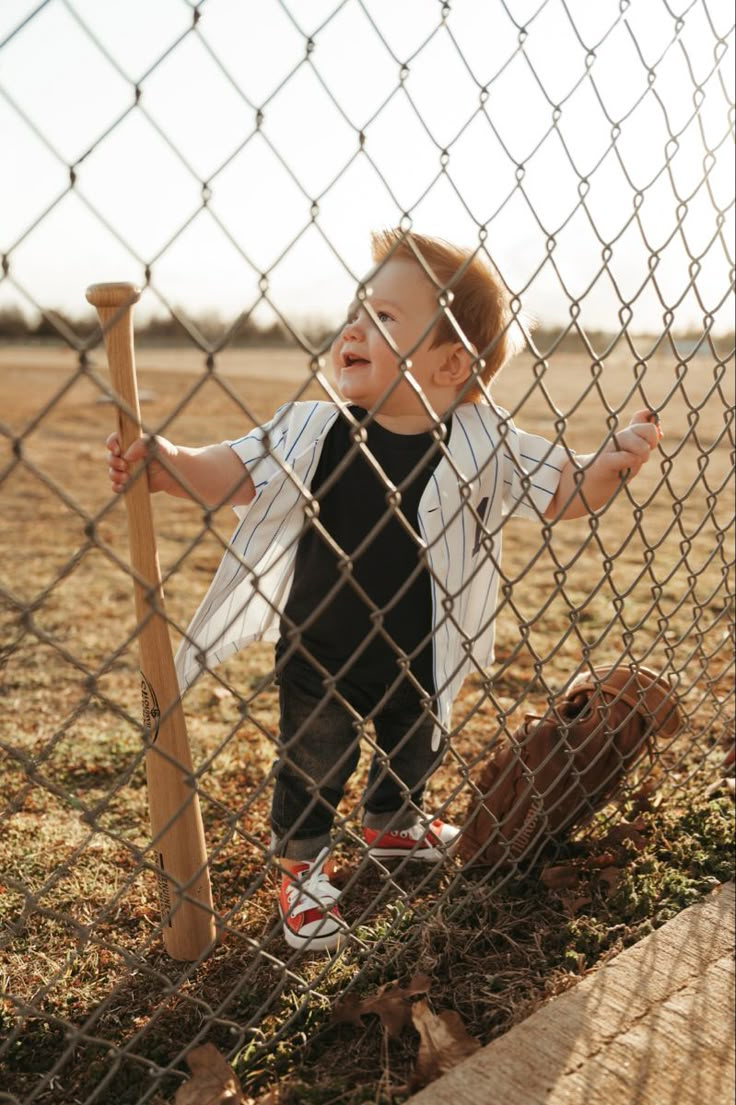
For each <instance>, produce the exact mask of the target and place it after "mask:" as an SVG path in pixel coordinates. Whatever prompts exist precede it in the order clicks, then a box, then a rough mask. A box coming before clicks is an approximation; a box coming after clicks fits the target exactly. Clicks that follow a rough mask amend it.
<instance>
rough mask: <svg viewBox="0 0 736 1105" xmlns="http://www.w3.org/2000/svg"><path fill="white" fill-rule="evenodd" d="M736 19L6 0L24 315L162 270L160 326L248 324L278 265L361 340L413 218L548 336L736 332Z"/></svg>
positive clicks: (11, 183)
mask: <svg viewBox="0 0 736 1105" xmlns="http://www.w3.org/2000/svg"><path fill="white" fill-rule="evenodd" d="M195 8H197V9H198V12H199V20H198V22H197V24H196V27H193V12H194V9H195ZM622 9H623V10H622ZM34 13H35V14H34ZM24 20H25V21H26V22H25V25H24V26H22V27H21V26H20V25H21V24H22V23H23V22H24ZM732 24H733V4H732V2H731V0H705V2H704V0H667V2H666V3H665V0H631V2H630V3H627V2H626V0H621V2H619V0H594V2H593V0H564V2H563V0H451V2H450V3H448V4H446V5H445V7H444V9H443V5H442V4H441V3H439V2H437V0H343V2H339V0H203V2H202V3H200V4H196V3H194V0H191V2H190V0H46V3H40V0H2V2H1V3H0V135H2V147H1V148H2V150H3V155H4V156H3V160H2V169H0V250H1V251H2V252H3V253H6V254H8V255H9V266H10V267H9V270H8V271H9V276H8V278H6V279H5V280H2V281H0V308H2V307H4V306H8V305H11V304H16V303H17V304H20V305H22V306H23V307H24V309H26V310H30V309H32V307H33V304H34V302H35V303H36V304H39V305H42V306H43V307H46V308H51V307H62V308H64V309H66V310H68V311H70V312H72V313H73V314H82V313H85V312H86V311H88V310H90V309H89V308H88V307H87V305H86V304H85V302H84V290H85V287H86V285H87V284H88V283H91V282H95V281H100V280H127V279H129V280H134V281H137V282H140V281H142V280H143V278H144V269H145V266H146V264H149V265H150V266H151V274H152V275H151V280H152V284H153V287H154V289H155V293H154V292H149V293H147V295H146V297H145V299H144V307H143V308H142V310H144V311H146V310H148V311H155V312H157V313H161V311H162V310H163V304H164V303H166V302H168V303H172V304H176V305H179V306H181V307H183V308H184V309H186V310H189V311H192V312H200V311H205V310H216V311H218V312H219V313H220V314H222V315H223V316H224V317H226V318H232V317H235V316H236V315H237V314H238V313H239V312H240V311H241V310H243V309H245V308H248V307H250V306H252V305H253V304H254V303H255V302H256V301H257V300H258V297H259V294H260V293H259V279H261V275H262V274H266V275H267V281H268V283H267V294H268V296H269V297H271V299H272V301H273V302H274V303H276V304H277V305H278V307H279V309H280V310H282V311H283V312H285V313H286V314H287V315H288V316H289V317H291V318H294V319H296V320H297V321H299V320H303V319H306V318H310V317H312V318H315V317H316V318H319V319H322V320H326V321H329V322H337V321H338V320H339V319H340V317H341V315H342V312H343V311H344V308H345V307H346V305H347V303H348V302H349V300H350V299H351V297H352V295H353V292H354V288H355V281H356V280H357V279H358V278H359V277H360V276H362V275H363V274H364V273H365V272H366V270H367V269H368V268H369V266H370V258H369V252H368V233H369V231H370V229H371V228H378V227H382V226H391V225H395V224H396V223H397V222H398V221H399V219H400V218H401V217H402V215H404V214H405V213H409V214H410V216H411V219H412V221H413V226H414V227H415V229H417V230H419V231H422V232H425V233H429V234H435V235H438V236H440V237H445V238H448V239H450V240H453V241H457V242H458V243H460V244H465V245H469V246H474V245H476V244H477V243H478V240H479V233H483V232H485V233H486V234H487V246H488V249H489V251H490V253H491V255H492V257H493V259H494V261H495V262H496V264H497V266H498V268H499V269H500V271H501V273H502V274H503V276H504V278H505V279H506V280H507V282H508V283H509V285H510V286H511V287H512V289H513V290H514V292H516V293H518V294H519V295H520V296H521V299H522V302H523V305H524V307H525V308H526V310H527V311H529V312H530V313H531V314H533V315H535V316H536V317H537V318H538V319H540V320H541V321H543V322H563V323H564V321H565V320H567V319H569V318H570V304H571V301H572V300H573V299H575V298H578V299H581V303H580V320H581V322H582V324H583V325H584V326H586V327H588V328H603V329H608V330H612V329H615V328H616V326H617V324H618V311H619V309H620V307H621V301H622V299H623V300H629V301H632V307H631V310H632V313H633V323H632V325H633V328H634V329H635V330H639V331H641V330H648V331H655V332H656V331H658V330H660V329H661V328H662V316H663V312H664V311H665V309H666V308H671V309H672V310H673V311H674V313H675V320H676V326H677V327H678V328H681V327H682V328H684V327H686V326H692V325H695V326H698V325H702V320H703V315H704V312H705V311H708V312H712V313H716V312H717V319H718V329H720V330H724V329H728V328H730V327H731V326H732V304H731V299H730V297H729V295H728V287H729V283H728V282H729V276H728V270H729V265H730V264H732V263H733V261H732V257H729V252H731V253H732V243H733V227H734V208H733V203H734V170H733V162H732V156H733V152H732V141H731V137H730V134H729V120H728V109H729V104H732V103H733V99H734V91H733V76H732V73H733V30H732ZM85 28H86V30H85ZM136 84H137V85H138V87H139V89H140V97H139V101H138V105H137V106H136V104H135V87H136ZM361 135H362V144H361ZM443 151H444V152H443ZM71 168H73V170H74V174H75V177H76V179H75V184H74V187H73V188H72V187H71V185H70V169H71ZM205 182H206V192H205V194H206V197H207V206H206V208H204V207H203V187H204V185H205ZM315 204H316V206H313V205H315ZM678 223H679V227H678ZM606 249H607V254H608V256H609V260H608V269H609V272H608V273H605V272H604V274H603V275H602V276H599V277H598V279H597V280H596V277H597V274H598V273H599V272H600V270H601V267H602V265H603V260H602V255H603V251H604V250H606ZM657 257H658V260H657V259H656V258H657ZM653 259H654V260H653ZM693 260H695V261H696V270H695V271H693V270H691V268H690V266H691V263H692V261H693ZM652 265H655V266H656V267H655V268H654V272H653V278H652V276H651V269H652ZM697 265H699V266H700V268H699V270H698V269H697ZM693 275H695V285H696V289H697V293H698V295H699V296H700V299H701V301H702V305H701V304H700V303H699V302H698V298H697V296H696V294H695V292H694V291H693V290H692V289H691V290H690V291H688V283H689V282H690V281H691V280H692V278H693ZM655 282H656V287H655ZM264 286H265V285H264ZM657 289H658V291H657ZM156 293H157V294H156ZM660 296H661V300H662V301H660V298H659V297H660ZM663 304H664V306H663ZM719 305H720V306H719ZM139 310H141V308H139ZM259 317H260V318H261V319H262V320H265V319H266V317H267V315H266V314H264V313H263V308H261V314H260V316H259Z"/></svg>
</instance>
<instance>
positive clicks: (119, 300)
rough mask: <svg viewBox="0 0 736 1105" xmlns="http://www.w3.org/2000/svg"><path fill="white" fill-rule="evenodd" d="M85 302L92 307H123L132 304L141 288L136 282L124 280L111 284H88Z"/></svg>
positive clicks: (136, 299) (137, 298) (139, 294)
mask: <svg viewBox="0 0 736 1105" xmlns="http://www.w3.org/2000/svg"><path fill="white" fill-rule="evenodd" d="M86 297H87V302H88V303H91V304H92V306H93V307H124V306H126V305H128V304H130V306H132V305H133V304H134V303H137V302H138V300H139V299H140V297H141V289H140V288H139V287H138V285H137V284H128V283H125V282H120V283H113V284H90V286H89V287H88V288H87V292H86Z"/></svg>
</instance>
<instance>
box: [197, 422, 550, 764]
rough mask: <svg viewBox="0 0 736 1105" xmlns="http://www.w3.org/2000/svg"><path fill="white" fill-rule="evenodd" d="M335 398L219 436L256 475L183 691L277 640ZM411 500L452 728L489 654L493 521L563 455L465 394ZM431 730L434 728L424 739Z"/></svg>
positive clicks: (440, 691) (497, 541) (545, 498)
mask: <svg viewBox="0 0 736 1105" xmlns="http://www.w3.org/2000/svg"><path fill="white" fill-rule="evenodd" d="M338 413H339V408H338V407H337V406H336V404H335V403H330V402H295V403H287V404H286V405H285V406H283V407H281V408H280V409H279V410H278V411H277V412H276V414H275V415H274V417H273V419H272V420H271V421H270V422H269V423H267V424H265V425H264V426H260V427H258V428H257V429H255V430H253V431H251V433H249V434H247V435H246V436H245V437H243V438H240V439H239V440H237V441H231V442H229V443H228V444H229V445H230V446H231V448H232V449H234V450H235V452H236V453H237V454H238V456H239V457H240V459H241V460H242V462H243V464H244V465H245V466H246V468H247V469H248V471H249V474H250V476H251V478H252V480H253V483H254V485H255V489H256V494H255V497H254V499H253V500H252V501H251V502H250V503H249V504H248V505H247V506H238V507H235V508H234V509H235V512H236V514H237V515H238V516H239V518H240V522H239V525H238V526H237V528H236V530H235V532H234V534H233V536H232V538H231V540H230V545H229V548H228V550H227V552H226V553H225V555H224V557H223V559H222V562H221V563H220V566H219V568H218V569H217V572H216V574H215V577H214V579H213V581H212V584H211V585H210V588H209V590H208V592H207V594H206V595H205V598H204V600H203V601H202V603H201V605H200V607H199V609H198V610H197V612H196V614H195V615H194V618H193V619H192V622H191V624H190V626H189V628H188V630H187V634H186V638H185V639H184V641H183V642H182V645H181V647H180V648H179V650H178V652H177V656H176V663H177V671H178V675H179V682H180V685H181V688H182V690H184V689H185V688H186V687H188V686H189V685H190V684H191V683H192V682H193V681H194V679H195V678H196V677H197V676H198V674H199V673H200V672H201V671H202V670H203V669H204V668H206V667H212V666H214V665H216V664H218V663H220V662H221V661H222V660H224V659H225V658H226V657H228V656H230V655H232V653H234V652H236V651H237V650H238V649H240V648H242V647H243V645H245V644H248V643H249V642H251V641H255V640H276V639H277V638H278V636H279V622H280V615H281V610H282V608H283V606H284V605H285V603H286V599H287V597H288V594H289V589H290V587H291V581H292V578H293V573H294V560H295V558H296V549H297V544H298V541H299V536H300V534H301V532H302V529H303V527H304V525H305V512H304V511H305V506H306V505H307V504H308V503H309V502H310V498H311V497H310V493H309V492H310V484H311V481H312V477H313V475H314V472H315V470H316V468H317V463H318V461H319V457H320V453H321V451H322V446H323V444H324V441H325V437H326V435H327V433H328V431H329V429H330V427H331V426H332V424H333V422H334V421H335V419H336V418H337V416H338ZM442 451H443V456H442V457H441V459H440V461H439V463H438V464H437V467H436V468H435V470H434V472H433V473H432V475H431V476H430V478H429V481H428V483H427V486H426V488H425V489H424V493H423V495H422V498H421V501H420V503H419V511H418V523H419V531H420V536H421V539H422V541H423V543H424V546H425V548H426V558H427V565H428V568H429V572H430V579H431V585H432V625H433V640H434V649H433V653H434V655H433V660H434V679H435V688H436V691H437V707H436V710H437V716H438V718H439V721H440V725H441V727H442V729H444V730H447V729H449V727H450V717H451V710H452V703H453V701H454V699H455V697H456V695H457V693H458V691H459V690H460V687H461V685H462V682H463V679H464V678H465V676H466V675H467V674H468V673H469V672H470V671H471V670H478V669H484V668H486V667H487V666H488V665H489V664H491V663H492V662H493V642H494V637H495V614H496V600H497V592H498V567H499V560H500V555H501V530H502V526H503V524H504V519H505V518H506V517H508V516H509V515H512V514H513V515H520V516H525V517H529V518H537V519H538V518H539V517H540V515H542V514H543V513H544V511H545V510H546V508H547V506H548V504H549V502H550V500H551V498H552V496H553V495H554V493H555V491H556V490H557V485H558V483H559V479H560V472H561V470H562V467H563V466H564V464H565V462H566V460H567V457H568V454H567V452H566V450H565V449H564V448H563V447H562V446H559V445H551V444H550V443H549V442H548V441H546V440H545V439H544V438H542V437H537V436H535V435H533V434H527V433H524V432H523V431H521V430H518V429H517V428H516V426H515V425H514V423H513V422H512V420H511V418H510V417H509V415H508V414H507V413H506V411H504V410H502V409H501V408H499V407H495V406H491V405H489V404H487V403H482V404H481V403H464V404H462V405H460V406H458V407H457V408H456V409H455V410H454V411H453V414H452V427H451V432H450V436H449V440H448V441H447V442H445V444H444V446H443V447H442ZM439 740H440V729H439V728H437V727H435V737H434V741H433V744H435V745H438V744H439Z"/></svg>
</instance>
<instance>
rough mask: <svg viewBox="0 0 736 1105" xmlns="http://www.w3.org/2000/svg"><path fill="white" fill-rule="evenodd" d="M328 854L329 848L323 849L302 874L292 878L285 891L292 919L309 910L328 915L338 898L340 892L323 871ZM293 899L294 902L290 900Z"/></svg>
mask: <svg viewBox="0 0 736 1105" xmlns="http://www.w3.org/2000/svg"><path fill="white" fill-rule="evenodd" d="M329 854H330V849H329V848H323V849H322V851H321V852H320V854H319V855H318V856H317V858H316V860H315V861H314V863H313V864H312V866H311V867H310V868H308V870H307V871H305V872H304V873H303V874H298V875H297V876H296V877H293V876H292V880H293V881H292V883H291V885H290V886H289V887H288V889H287V895H288V897H289V903H290V909H289V912H290V914H291V916H292V917H298V916H299V914H300V913H307V912H308V910H310V909H321V910H323V911H324V912H325V913H329V911H330V910H331V909H332V907H333V906H334V905H336V904H337V900H338V898H339V897H340V891H339V890H338V889H337V888H336V887H334V886H333V885H332V883H331V882H330V878H329V875H328V874H327V872H326V871H325V869H324V867H325V863H326V861H327V857H328V856H329ZM292 898H293V899H295V901H294V902H292V901H291V899H292Z"/></svg>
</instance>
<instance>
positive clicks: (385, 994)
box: [332, 974, 431, 1038]
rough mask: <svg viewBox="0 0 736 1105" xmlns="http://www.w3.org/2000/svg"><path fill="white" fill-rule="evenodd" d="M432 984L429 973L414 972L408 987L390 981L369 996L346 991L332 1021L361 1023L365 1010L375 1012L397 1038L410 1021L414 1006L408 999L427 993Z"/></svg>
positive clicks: (336, 1006) (334, 1010)
mask: <svg viewBox="0 0 736 1105" xmlns="http://www.w3.org/2000/svg"><path fill="white" fill-rule="evenodd" d="M430 985H431V979H430V978H429V976H428V975H422V974H419V975H414V977H413V978H412V979H410V980H409V982H408V983H407V985H406V986H399V984H398V983H397V982H390V983H387V985H385V986H381V988H380V989H379V990H378V991H377V992H376V993H375V994H373V995H371V996H370V997H367V998H359V997H357V996H356V995H355V994H347V995H346V996H345V997H344V998H343V999H342V1000H341V1001H338V1002H336V1003H335V1005H334V1007H333V1011H332V1020H333V1022H334V1023H336V1024H341V1023H344V1024H355V1025H360V1024H362V1017H363V1014H364V1013H375V1014H376V1016H378V1017H380V1019H381V1024H382V1025H383V1027H384V1028H385V1029H386V1031H387V1033H388V1034H389V1036H391V1037H392V1038H395V1037H397V1036H400V1035H401V1033H402V1032H403V1030H404V1029H405V1028H406V1027H407V1025H410V1024H411V1011H412V1005H411V1002H410V1001H409V999H410V998H411V997H413V996H415V995H416V994H426V993H428V992H429V988H430Z"/></svg>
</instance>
